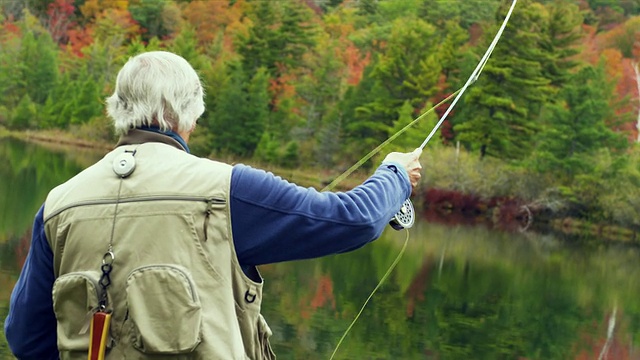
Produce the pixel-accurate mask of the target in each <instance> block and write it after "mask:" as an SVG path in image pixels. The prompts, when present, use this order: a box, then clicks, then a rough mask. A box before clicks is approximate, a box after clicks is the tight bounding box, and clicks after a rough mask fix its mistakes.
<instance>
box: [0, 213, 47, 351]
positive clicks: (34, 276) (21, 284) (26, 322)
mask: <svg viewBox="0 0 640 360" xmlns="http://www.w3.org/2000/svg"><path fill="white" fill-rule="evenodd" d="M43 211H44V206H42V207H41V208H40V210H39V211H38V214H37V215H36V218H35V221H34V223H33V234H32V239H31V248H30V249H29V254H28V255H27V260H26V262H25V264H24V266H23V267H22V273H21V274H20V278H19V279H18V282H17V283H16V286H15V287H14V289H13V292H12V293H11V301H10V303H9V315H8V316H7V319H6V321H5V323H4V332H5V335H6V337H7V342H8V343H9V348H11V351H12V352H13V354H14V355H15V356H16V357H17V358H19V359H38V360H44V359H58V346H57V337H56V318H55V315H54V313H53V300H52V297H51V290H52V288H53V282H54V281H55V276H54V274H53V252H52V251H51V248H50V247H49V243H48V242H47V239H46V236H45V233H44V221H43Z"/></svg>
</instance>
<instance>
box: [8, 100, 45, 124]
mask: <svg viewBox="0 0 640 360" xmlns="http://www.w3.org/2000/svg"><path fill="white" fill-rule="evenodd" d="M37 111H38V110H37V106H36V104H35V103H34V102H33V101H32V100H31V98H30V97H29V94H25V95H24V96H23V97H22V99H21V100H20V102H19V103H18V106H17V107H16V108H15V109H14V110H13V116H12V117H11V121H10V122H9V124H8V125H9V127H10V128H13V129H19V130H23V129H28V128H30V127H31V126H32V125H33V124H34V123H35V121H34V120H35V116H36V113H37Z"/></svg>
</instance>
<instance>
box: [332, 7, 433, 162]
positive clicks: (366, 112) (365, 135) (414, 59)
mask: <svg viewBox="0 0 640 360" xmlns="http://www.w3.org/2000/svg"><path fill="white" fill-rule="evenodd" d="M443 42H444V40H443V39H442V38H440V37H438V36H436V31H435V28H434V27H433V26H432V25H430V24H428V23H425V22H424V21H422V20H420V19H417V18H414V17H410V18H402V19H398V20H396V21H395V23H394V25H393V31H392V34H391V35H390V37H389V42H388V43H387V45H386V46H385V50H384V52H383V53H381V54H379V55H378V57H377V58H376V59H374V61H373V62H372V63H371V64H370V66H369V67H368V68H367V70H366V71H365V74H364V78H363V80H362V81H361V82H360V83H359V84H358V85H357V86H356V89H354V90H353V91H349V92H347V93H346V94H345V104H344V105H345V111H346V112H344V113H343V114H344V116H343V118H344V119H345V122H344V126H345V130H346V134H345V135H346V136H347V137H348V138H350V139H354V140H355V139H358V140H359V141H358V145H355V143H353V142H351V141H349V142H350V143H351V145H350V146H358V148H360V149H358V150H356V149H352V150H353V151H354V152H355V153H361V154H362V153H363V152H364V151H365V150H366V149H367V148H368V150H371V149H372V148H373V147H375V146H377V145H378V144H380V143H381V142H382V141H384V140H385V139H386V138H387V135H388V134H389V130H390V128H392V127H393V122H394V121H395V120H396V119H397V118H398V114H399V113H400V112H401V109H402V107H403V104H405V102H408V103H409V104H410V105H411V106H412V108H413V109H414V111H415V110H416V109H421V108H422V106H423V104H424V103H425V102H427V100H428V99H429V98H430V97H431V96H433V95H435V93H436V92H437V91H438V87H437V84H438V81H439V79H440V73H441V70H442V62H443V61H444V57H443V56H444V53H442V52H440V51H438V50H439V48H440V46H441V45H442V43H443ZM412 112H413V111H412ZM362 147H364V148H362ZM365 153H366V152H365Z"/></svg>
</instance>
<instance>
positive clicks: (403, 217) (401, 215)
mask: <svg viewBox="0 0 640 360" xmlns="http://www.w3.org/2000/svg"><path fill="white" fill-rule="evenodd" d="M517 2H518V0H513V2H512V3H511V7H510V8H509V11H508V12H507V15H506V16H505V18H504V21H503V22H502V25H501V26H500V29H499V30H498V32H497V33H496V36H495V37H494V38H493V41H491V44H490V45H489V48H487V51H486V52H485V53H484V55H483V56H482V58H481V59H480V62H479V63H478V65H477V66H476V68H475V69H474V70H473V72H472V73H471V76H469V79H467V81H466V82H465V84H464V86H462V88H460V89H459V90H458V91H456V93H457V95H456V97H455V99H453V101H452V102H451V105H449V107H448V108H447V110H446V111H445V112H444V114H442V117H441V118H440V120H439V121H438V122H437V123H436V125H435V126H434V127H433V129H432V130H431V132H430V133H429V135H428V136H427V137H426V138H425V139H424V141H423V142H422V144H421V145H420V146H419V147H418V148H417V149H416V150H418V149H420V151H422V150H423V149H424V147H425V146H427V143H429V140H431V138H432V137H433V135H434V134H435V133H436V132H437V131H438V129H439V128H440V126H441V125H442V123H443V122H444V121H445V120H446V119H447V116H449V113H451V110H452V109H453V107H454V106H455V105H456V104H457V103H458V100H460V98H461V97H462V94H464V92H465V91H466V90H467V88H468V87H469V86H470V85H471V84H473V83H474V82H476V81H477V80H478V78H479V77H480V73H482V70H483V69H484V66H485V65H486V64H487V61H488V60H489V57H490V56H491V53H493V49H495V47H496V45H497V44H498V40H500V37H501V36H502V33H503V32H504V29H505V28H506V27H507V23H508V22H509V18H510V17H511V13H512V12H513V9H515V7H516V3H517ZM447 99H449V98H447ZM447 99H445V100H447ZM437 106H439V104H438V105H436V106H435V107H437ZM435 107H434V108H435ZM421 117H422V115H421V116H420V117H418V119H420V118H421ZM418 119H416V120H418ZM413 123H414V122H411V123H410V124H409V125H413ZM403 130H404V129H403ZM414 222H415V211H414V208H413V204H412V202H411V200H410V199H406V200H405V201H404V202H403V203H402V206H401V207H400V210H399V211H398V212H397V213H396V214H395V215H394V216H393V218H392V219H391V221H390V222H389V224H390V225H391V227H392V228H394V229H395V230H402V229H405V228H406V229H408V228H410V227H412V226H413V224H414Z"/></svg>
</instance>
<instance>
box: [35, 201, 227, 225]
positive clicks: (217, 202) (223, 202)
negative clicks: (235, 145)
mask: <svg viewBox="0 0 640 360" xmlns="http://www.w3.org/2000/svg"><path fill="white" fill-rule="evenodd" d="M162 200H168V201H202V202H206V203H207V211H206V215H205V216H206V217H207V218H208V217H209V214H210V213H211V206H212V205H221V204H225V203H226V200H225V199H224V198H219V197H203V196H180V195H175V196H170V195H167V196H148V197H134V198H124V199H123V198H121V199H120V200H118V201H116V199H110V200H90V201H81V202H77V203H74V204H69V205H67V206H64V207H61V208H60V209H58V210H56V211H55V212H53V213H51V214H50V215H49V216H48V217H47V218H46V219H45V220H44V221H45V222H47V221H48V220H49V219H51V218H53V217H55V216H57V215H59V214H60V213H62V212H63V211H66V210H69V209H72V208H74V207H79V206H89V205H109V204H115V203H116V202H118V203H120V204H125V203H133V202H146V201H162Z"/></svg>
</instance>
